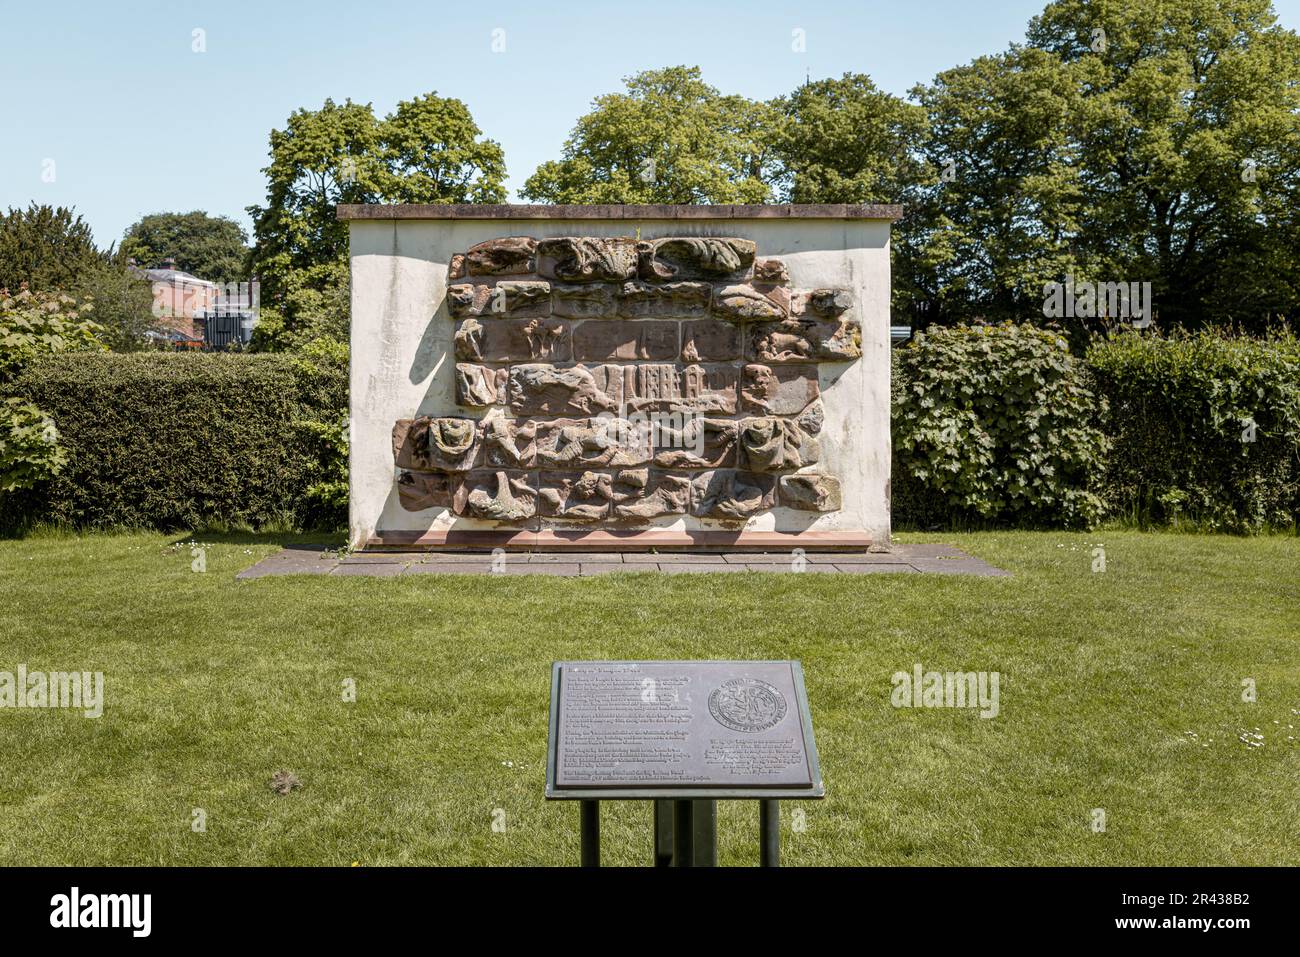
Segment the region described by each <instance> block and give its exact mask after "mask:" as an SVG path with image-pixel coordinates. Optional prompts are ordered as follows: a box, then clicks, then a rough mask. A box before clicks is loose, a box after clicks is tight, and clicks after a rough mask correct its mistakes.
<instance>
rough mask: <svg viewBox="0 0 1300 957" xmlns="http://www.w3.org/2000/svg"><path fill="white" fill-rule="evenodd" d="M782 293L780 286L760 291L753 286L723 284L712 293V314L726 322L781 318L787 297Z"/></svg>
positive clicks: (784, 312) (784, 310)
mask: <svg viewBox="0 0 1300 957" xmlns="http://www.w3.org/2000/svg"><path fill="white" fill-rule="evenodd" d="M782 293H784V290H783V289H781V288H780V287H776V288H773V289H769V290H767V291H766V292H762V291H760V290H758V289H755V288H754V287H753V286H724V287H723V288H721V289H719V290H717V291H716V292H715V293H714V294H713V314H714V315H715V316H717V317H718V318H720V319H725V320H727V321H728V322H749V321H751V320H755V319H783V318H785V315H786V313H787V311H788V303H789V299H788V297H786V296H783V295H782ZM782 300H784V301H782Z"/></svg>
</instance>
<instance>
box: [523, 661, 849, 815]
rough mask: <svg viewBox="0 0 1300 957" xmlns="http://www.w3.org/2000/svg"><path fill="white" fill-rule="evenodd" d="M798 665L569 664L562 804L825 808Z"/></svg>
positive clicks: (563, 698) (564, 672)
mask: <svg viewBox="0 0 1300 957" xmlns="http://www.w3.org/2000/svg"><path fill="white" fill-rule="evenodd" d="M825 793H826V790H825V786H824V785H823V782H822V776H821V768H820V766H819V765H818V762H817V745H816V742H815V741H814V739H813V728H812V717H811V715H810V713H809V711H808V696H807V693H806V692H805V690H804V681H803V669H802V668H801V667H800V665H799V662H797V661H561V662H556V663H555V664H554V665H552V669H551V715H550V737H549V740H548V742H547V765H546V796H547V797H548V798H552V799H577V800H597V799H605V798H612V799H628V798H633V799H634V798H644V799H669V798H671V799H686V798H700V799H716V800H721V799H728V800H734V799H745V798H753V799H773V798H783V799H784V798H792V799H798V798H820V797H823V796H824V795H825Z"/></svg>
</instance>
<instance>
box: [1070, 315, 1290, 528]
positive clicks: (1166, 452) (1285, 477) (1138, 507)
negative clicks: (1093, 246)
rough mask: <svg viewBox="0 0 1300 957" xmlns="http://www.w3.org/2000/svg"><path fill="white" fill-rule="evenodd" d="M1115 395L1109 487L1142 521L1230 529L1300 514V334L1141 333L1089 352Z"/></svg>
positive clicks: (1117, 510)
mask: <svg viewBox="0 0 1300 957" xmlns="http://www.w3.org/2000/svg"><path fill="white" fill-rule="evenodd" d="M1088 363H1089V365H1090V366H1091V368H1092V371H1093V375H1094V378H1095V380H1096V383H1097V389H1098V390H1099V392H1100V393H1101V394H1102V395H1104V396H1106V397H1107V398H1108V400H1109V407H1110V408H1109V417H1108V421H1107V431H1108V432H1110V433H1111V434H1112V435H1113V437H1114V450H1113V452H1112V453H1111V455H1110V459H1109V467H1108V468H1107V470H1106V481H1105V496H1106V499H1107V505H1108V508H1109V510H1110V511H1111V512H1113V513H1114V514H1116V515H1118V516H1121V517H1124V518H1128V519H1134V520H1137V521H1138V522H1141V523H1152V522H1169V521H1179V520H1191V521H1192V522H1194V523H1196V524H1198V525H1201V526H1204V527H1208V528H1217V529H1223V530H1226V531H1252V530H1259V529H1263V528H1266V527H1269V526H1286V525H1292V524H1294V523H1295V522H1296V520H1297V518H1298V517H1300V343H1297V340H1296V338H1295V337H1294V336H1292V335H1290V334H1289V333H1288V334H1284V335H1276V336H1273V337H1271V338H1269V339H1263V340H1261V339H1249V338H1244V337H1234V336H1226V335H1222V334H1215V333H1210V332H1202V333H1200V334H1197V335H1180V336H1176V337H1174V338H1171V339H1156V338H1151V337H1148V336H1140V335H1138V334H1136V333H1133V332H1128V333H1124V334H1120V335H1117V336H1115V337H1113V338H1110V339H1107V340H1104V341H1100V342H1098V343H1096V344H1094V345H1093V347H1092V348H1091V349H1090V350H1089V351H1088Z"/></svg>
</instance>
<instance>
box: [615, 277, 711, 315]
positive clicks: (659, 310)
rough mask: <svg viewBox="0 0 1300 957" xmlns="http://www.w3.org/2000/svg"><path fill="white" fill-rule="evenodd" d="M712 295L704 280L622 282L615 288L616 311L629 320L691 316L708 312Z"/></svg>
mask: <svg viewBox="0 0 1300 957" xmlns="http://www.w3.org/2000/svg"><path fill="white" fill-rule="evenodd" d="M712 295H713V287H712V286H710V285H709V284H708V283H707V282H669V283H663V284H656V283H648V282H625V283H623V286H622V288H621V289H620V291H619V300H618V314H619V315H620V316H626V317H627V318H629V319H641V318H647V317H662V318H665V319H669V318H674V319H695V318H699V317H701V316H707V315H708V314H709V298H710V297H711V296H712Z"/></svg>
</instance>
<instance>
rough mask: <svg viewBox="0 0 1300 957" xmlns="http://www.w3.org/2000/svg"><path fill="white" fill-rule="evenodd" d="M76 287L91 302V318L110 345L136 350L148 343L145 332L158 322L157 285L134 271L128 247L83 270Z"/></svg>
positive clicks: (116, 349)
mask: <svg viewBox="0 0 1300 957" xmlns="http://www.w3.org/2000/svg"><path fill="white" fill-rule="evenodd" d="M75 291H76V294H77V295H78V296H79V297H81V298H82V299H83V300H84V301H85V302H86V303H87V304H88V305H89V309H88V310H87V313H86V315H87V318H89V319H91V320H92V321H93V322H94V323H95V324H96V325H97V326H98V327H99V332H98V337H99V339H100V341H102V342H103V343H104V344H105V345H107V346H108V347H109V348H110V349H112V350H113V351H114V352H134V351H136V350H138V349H142V348H144V347H145V346H146V345H147V342H148V340H146V339H145V337H144V336H145V333H146V332H148V331H150V330H151V329H154V328H156V327H157V325H158V321H157V317H156V316H155V315H154V313H153V286H152V284H151V283H149V282H148V281H146V280H144V279H141V278H139V277H138V276H137V275H135V274H133V273H132V272H131V270H130V269H129V267H128V262H127V256H126V253H125V252H124V251H122V250H119V251H118V252H117V253H115V254H106V255H104V256H103V257H101V259H100V261H99V262H97V263H96V264H95V265H94V266H91V267H89V268H87V269H86V270H85V271H83V272H82V274H81V276H80V277H79V279H78V281H77V283H76V286H75Z"/></svg>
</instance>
